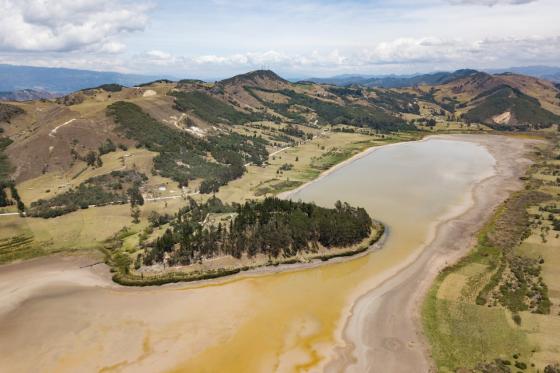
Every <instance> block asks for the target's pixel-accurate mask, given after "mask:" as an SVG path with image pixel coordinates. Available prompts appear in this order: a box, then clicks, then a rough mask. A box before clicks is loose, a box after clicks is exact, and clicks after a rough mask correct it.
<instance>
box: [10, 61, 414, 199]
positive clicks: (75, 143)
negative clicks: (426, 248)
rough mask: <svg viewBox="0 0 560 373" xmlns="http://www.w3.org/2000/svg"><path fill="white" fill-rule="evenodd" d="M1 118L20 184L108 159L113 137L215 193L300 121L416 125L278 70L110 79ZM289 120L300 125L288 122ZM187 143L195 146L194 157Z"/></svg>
mask: <svg viewBox="0 0 560 373" xmlns="http://www.w3.org/2000/svg"><path fill="white" fill-rule="evenodd" d="M372 95H373V94H372ZM125 103H126V104H125ZM15 114H17V115H15ZM0 119H1V121H2V123H1V127H0V128H2V130H3V131H4V135H5V137H7V138H9V139H10V141H11V144H10V145H9V146H6V147H5V150H4V152H5V154H6V156H7V157H9V159H10V162H11V164H12V166H13V173H12V178H14V179H15V180H16V181H17V182H18V183H21V182H25V181H27V180H32V179H35V178H37V177H41V176H43V175H54V174H60V173H66V172H69V171H70V170H72V169H74V168H75V167H76V165H80V164H82V165H83V166H82V167H87V166H88V161H87V160H88V157H89V159H93V161H91V162H90V163H93V166H94V165H95V164H96V162H101V159H102V156H103V155H104V154H105V151H103V150H102V149H103V148H104V147H105V146H106V144H112V145H113V146H111V147H109V148H110V149H111V151H115V150H117V151H118V150H119V149H127V148H131V147H134V148H138V149H145V151H148V152H149V153H150V154H151V157H153V168H152V171H150V169H149V168H148V170H147V171H149V172H147V173H148V174H150V173H155V174H157V175H158V176H160V177H164V178H165V177H167V178H170V179H172V180H174V181H175V182H177V183H178V184H179V185H186V184H188V182H189V181H194V182H195V184H193V185H195V186H196V187H197V188H198V187H199V186H200V185H202V189H203V190H208V191H214V190H217V188H219V186H220V185H223V184H225V183H227V182H228V181H229V180H232V179H235V178H237V177H239V176H240V175H242V174H243V168H244V165H245V164H249V163H252V164H260V163H262V162H263V161H264V160H265V159H266V157H265V156H266V153H267V151H270V150H271V149H274V148H275V147H278V146H288V145H290V144H293V143H295V142H297V141H301V140H302V139H304V138H306V136H307V134H306V131H305V130H302V129H300V128H298V127H308V128H319V127H318V126H324V125H329V124H347V125H351V126H356V127H360V128H362V127H364V128H371V129H373V130H378V131H391V130H400V129H407V128H408V129H410V128H411V127H410V126H409V125H408V124H407V123H406V122H405V121H403V120H402V119H401V118H400V114H399V113H398V110H395V107H392V106H387V105H386V104H384V103H382V102H378V101H376V100H375V99H367V97H366V98H364V97H361V98H359V97H358V98H357V97H356V95H355V93H348V92H341V91H336V90H333V89H330V88H328V87H323V86H320V85H315V84H292V83H290V82H288V81H287V80H285V79H283V78H281V77H279V76H278V75H276V74H275V73H273V72H272V71H255V72H251V73H247V74H242V75H238V76H235V77H232V78H230V79H225V80H222V81H219V82H217V83H215V84H212V83H205V82H203V81H200V80H182V81H179V82H172V81H169V80H157V81H154V82H152V83H146V84H143V85H142V86H141V87H134V88H127V87H125V86H124V85H121V84H116V83H111V84H101V85H98V86H95V88H84V89H82V90H79V91H76V92H73V93H70V94H68V95H66V96H62V97H59V98H57V99H54V100H36V101H27V102H22V103H19V104H15V103H12V104H3V106H2V118H0ZM256 123H261V124H259V125H262V123H271V124H274V127H277V126H280V127H279V128H274V127H270V128H271V129H270V130H267V131H258V133H260V134H259V137H258V138H255V137H254V132H256V131H248V125H250V124H251V125H255V124H256ZM287 125H289V126H291V127H290V128H289V129H284V128H282V126H284V127H285V126H287ZM249 136H250V137H249ZM182 149H190V150H191V151H192V152H189V153H186V154H188V157H186V156H185V154H184V153H183V150H182ZM92 154H93V155H92ZM158 154H159V155H158ZM98 160H99V161H98ZM91 166H92V165H90V167H91ZM219 170H221V171H219ZM200 183H204V184H200Z"/></svg>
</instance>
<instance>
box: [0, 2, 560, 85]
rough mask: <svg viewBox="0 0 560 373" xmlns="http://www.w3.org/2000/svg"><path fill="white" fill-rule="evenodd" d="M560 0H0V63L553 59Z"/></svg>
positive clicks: (171, 66) (203, 71) (467, 63)
mask: <svg viewBox="0 0 560 373" xmlns="http://www.w3.org/2000/svg"><path fill="white" fill-rule="evenodd" d="M558 14H560V1H558V0H392V1H389V0H370V1H367V0H346V1H334V0H299V1H297V0H278V1H256V0H236V1H230V0H207V1H189V0H187V1H178V0H169V1H163V0H161V1H155V0H137V1H129V0H0V63H15V64H28V65H38V66H62V67H75V68H85V69H95V70H116V71H123V72H136V73H150V74H167V75H173V76H177V77H200V78H206V79H213V78H221V77H227V76H230V75H233V74H236V73H241V72H246V71H249V70H254V69H257V68H261V67H267V68H271V69H273V70H275V71H277V72H279V73H280V74H282V75H284V76H287V77H309V76H328V75H334V74H346V73H362V74H388V73H398V74H401V73H415V72H429V71H436V70H452V69H457V68H463V67H472V68H496V67H509V66H516V65H538V64H547V65H560V22H558V20H557V18H558Z"/></svg>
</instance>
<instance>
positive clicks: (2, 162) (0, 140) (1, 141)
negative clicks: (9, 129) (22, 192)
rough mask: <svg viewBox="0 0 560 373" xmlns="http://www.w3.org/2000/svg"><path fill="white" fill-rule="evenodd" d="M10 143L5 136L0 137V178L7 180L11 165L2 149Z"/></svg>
mask: <svg viewBox="0 0 560 373" xmlns="http://www.w3.org/2000/svg"><path fill="white" fill-rule="evenodd" d="M11 143H12V140H10V139H9V138H7V137H0V180H7V179H8V177H9V176H10V174H11V173H12V165H11V164H10V160H9V159H8V156H7V155H6V154H4V150H5V149H6V148H7V147H8V145H10V144H11Z"/></svg>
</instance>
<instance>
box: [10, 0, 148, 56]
mask: <svg viewBox="0 0 560 373" xmlns="http://www.w3.org/2000/svg"><path fill="white" fill-rule="evenodd" d="M148 9H149V7H148V6H146V5H145V4H140V5H138V4H137V3H129V2H124V1H119V0H0V49H1V50H4V51H33V52H45V51H49V52H52V51H56V52H67V51H74V50H80V49H87V50H88V51H100V52H106V53H117V52H121V51H122V50H123V49H124V47H125V46H124V44H122V43H121V42H119V41H117V40H116V38H117V36H119V35H121V34H125V33H129V32H133V31H138V30H143V29H144V28H145V26H146V24H147V21H148V18H147V15H146V12H147V10H148Z"/></svg>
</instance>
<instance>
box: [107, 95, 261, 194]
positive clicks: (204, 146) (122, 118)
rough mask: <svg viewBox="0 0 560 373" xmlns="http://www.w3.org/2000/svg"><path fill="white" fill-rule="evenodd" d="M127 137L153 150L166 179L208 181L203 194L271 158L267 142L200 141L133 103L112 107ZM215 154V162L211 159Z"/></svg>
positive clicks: (227, 137)
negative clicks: (165, 123)
mask: <svg viewBox="0 0 560 373" xmlns="http://www.w3.org/2000/svg"><path fill="white" fill-rule="evenodd" d="M108 112H109V114H111V115H113V117H114V118H115V120H116V122H117V123H118V124H119V125H120V128H121V130H123V131H124V133H125V134H126V136H127V137H129V138H131V139H134V140H136V141H138V144H139V145H140V146H145V147H146V148H148V149H149V150H151V151H154V152H158V153H159V155H158V156H156V157H155V158H154V167H155V169H156V170H157V171H158V172H159V173H160V174H161V175H162V176H164V177H169V178H171V179H173V180H175V181H177V182H178V183H179V184H180V185H187V184H188V181H189V180H193V179H196V178H202V179H204V180H203V182H202V186H201V190H200V191H201V193H212V192H215V191H217V190H218V189H219V187H220V186H222V185H225V184H227V183H228V182H229V181H231V180H233V179H236V178H239V177H241V176H242V175H243V173H244V172H245V166H244V165H245V164H246V163H253V164H262V163H263V162H264V161H265V160H266V159H267V157H268V152H267V151H266V148H265V144H266V142H265V141H264V140H262V139H260V138H257V137H247V136H243V135H239V134H236V133H233V132H232V133H229V134H221V135H216V136H210V137H208V138H207V139H199V138H196V137H194V136H192V135H190V134H188V133H186V132H179V131H177V130H175V129H172V128H170V127H167V126H165V125H163V124H161V123H159V122H158V121H156V120H155V119H154V118H152V117H151V116H149V115H148V114H146V113H145V112H144V111H142V109H141V108H140V107H139V106H137V105H135V104H132V103H130V102H122V101H119V102H116V103H114V104H112V105H111V106H109V108H108ZM208 154H211V155H212V158H213V159H214V160H215V161H212V160H209V159H208Z"/></svg>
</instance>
